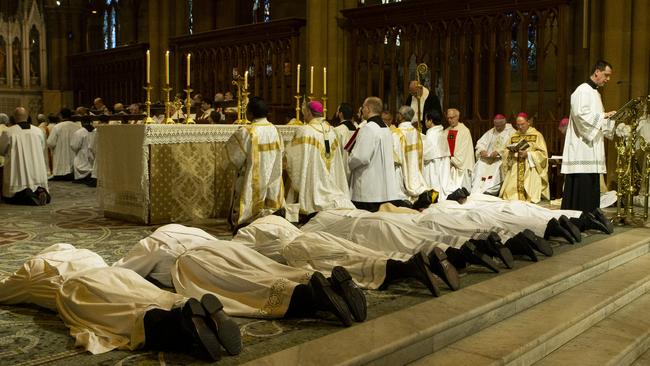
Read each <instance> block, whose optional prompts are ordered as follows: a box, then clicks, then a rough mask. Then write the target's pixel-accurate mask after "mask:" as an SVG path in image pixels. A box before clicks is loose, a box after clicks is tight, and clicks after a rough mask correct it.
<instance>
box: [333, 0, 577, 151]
mask: <svg viewBox="0 0 650 366" xmlns="http://www.w3.org/2000/svg"><path fill="white" fill-rule="evenodd" d="M568 12H569V7H568V5H567V1H562V0H538V1H532V0H530V1H529V0H523V1H518V2H517V3H513V2H506V1H497V0H483V1H472V0H458V1H455V2H449V1H439V0H434V1H430V0H429V1H418V0H416V1H411V2H404V3H399V4H390V5H380V6H373V7H364V8H361V9H348V10H344V11H342V13H343V15H344V16H345V17H346V18H347V20H348V21H347V22H346V25H345V27H346V29H347V30H348V32H349V36H350V55H351V57H350V62H351V65H350V68H351V70H355V72H354V73H352V85H351V87H352V95H351V100H352V101H353V102H354V103H355V104H356V105H360V104H361V102H362V101H363V98H365V97H366V96H369V95H376V96H379V97H380V98H382V100H383V101H384V103H385V104H386V107H387V108H388V109H390V110H391V111H396V110H397V109H398V108H399V106H400V105H401V104H402V103H403V102H404V101H405V100H406V97H407V96H408V83H409V81H410V80H414V78H415V68H416V65H417V64H419V63H422V62H424V63H426V64H427V65H428V66H429V72H428V75H427V76H426V77H425V80H424V82H423V83H424V84H425V85H426V86H427V87H429V89H433V90H434V91H436V94H438V95H439V97H440V99H441V101H442V103H443V110H444V109H446V108H448V107H455V108H458V109H459V110H460V111H461V115H462V119H463V120H465V121H470V122H476V123H468V127H469V128H470V129H471V130H472V135H473V136H474V138H475V139H477V138H478V137H480V136H481V134H482V133H484V132H485V131H486V130H487V129H489V128H491V127H492V123H491V120H492V117H493V116H494V115H495V114H497V113H503V114H506V115H507V116H508V117H509V121H511V122H514V119H513V115H516V113H517V112H520V111H526V112H527V113H528V114H529V115H532V116H534V119H535V127H537V128H538V129H540V130H542V133H544V134H545V136H546V139H547V142H548V144H549V150H550V151H552V152H557V151H558V150H559V149H560V144H561V140H562V138H561V137H560V136H558V133H557V128H556V127H557V123H558V121H559V119H561V118H562V116H564V115H566V114H567V113H568V90H567V68H568V66H567V41H566V38H567V37H566V34H564V35H563V32H564V33H566V32H567V30H568V28H569V24H568Z"/></svg>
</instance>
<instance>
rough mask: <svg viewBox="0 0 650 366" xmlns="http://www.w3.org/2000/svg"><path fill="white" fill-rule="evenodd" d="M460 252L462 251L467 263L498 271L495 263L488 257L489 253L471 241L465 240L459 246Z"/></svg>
mask: <svg viewBox="0 0 650 366" xmlns="http://www.w3.org/2000/svg"><path fill="white" fill-rule="evenodd" d="M460 252H461V253H463V256H464V257H465V260H466V261H467V262H468V263H471V264H476V265H479V266H483V267H486V268H488V269H489V270H491V271H492V272H495V273H499V269H498V268H497V264H496V263H495V262H494V261H493V260H492V258H490V256H489V255H487V254H485V253H483V252H481V251H480V250H479V249H478V248H477V247H476V245H474V243H472V242H469V241H468V242H466V243H465V244H463V245H462V246H461V247H460Z"/></svg>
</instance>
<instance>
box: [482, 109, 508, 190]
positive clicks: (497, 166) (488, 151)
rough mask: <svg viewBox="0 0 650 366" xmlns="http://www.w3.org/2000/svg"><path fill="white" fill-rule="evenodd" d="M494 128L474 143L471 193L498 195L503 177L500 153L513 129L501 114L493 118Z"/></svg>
mask: <svg viewBox="0 0 650 366" xmlns="http://www.w3.org/2000/svg"><path fill="white" fill-rule="evenodd" d="M493 123H494V127H492V128H491V129H489V130H488V131H487V132H486V133H485V134H483V136H481V138H480V139H479V140H478V141H477V142H476V149H475V150H476V165H474V172H473V174H472V175H473V176H474V178H473V179H474V181H473V182H472V193H487V194H491V195H495V196H496V195H498V194H499V190H500V189H501V182H502V181H503V177H502V174H501V162H502V159H501V151H503V150H504V149H505V148H506V146H507V145H508V140H509V139H510V135H512V134H513V133H514V132H515V129H514V128H513V127H512V125H511V124H510V123H507V121H506V117H505V116H504V115H503V114H497V115H496V116H494V120H493Z"/></svg>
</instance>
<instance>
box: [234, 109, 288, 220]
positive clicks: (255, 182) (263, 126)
mask: <svg viewBox="0 0 650 366" xmlns="http://www.w3.org/2000/svg"><path fill="white" fill-rule="evenodd" d="M226 151H227V154H228V159H229V160H230V163H231V164H232V165H234V166H235V168H236V169H237V171H238V176H237V180H236V182H235V184H234V191H235V192H234V197H233V205H232V206H233V212H232V221H233V223H234V224H235V225H237V224H242V223H245V222H249V221H252V220H254V219H255V218H257V217H260V216H265V215H268V214H271V213H273V212H274V211H276V210H278V209H279V208H281V207H282V206H284V186H283V183H282V155H283V151H284V144H283V142H282V138H281V137H280V133H279V132H278V129H277V128H276V127H275V126H274V125H272V124H271V123H270V122H269V121H268V120H267V119H266V118H260V119H256V120H254V121H253V122H252V123H251V124H249V125H245V126H242V127H241V128H240V129H239V130H237V131H236V132H235V133H234V134H233V135H232V136H231V137H230V139H229V140H228V142H227V144H226Z"/></svg>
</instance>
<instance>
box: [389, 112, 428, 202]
mask: <svg viewBox="0 0 650 366" xmlns="http://www.w3.org/2000/svg"><path fill="white" fill-rule="evenodd" d="M412 119H413V109H411V107H409V106H402V107H400V109H399V111H398V113H397V122H398V123H399V125H398V129H399V130H400V132H401V134H402V136H403V137H404V145H403V153H404V159H405V161H404V162H403V163H402V175H403V179H404V183H403V184H404V189H405V192H404V193H405V194H406V195H407V196H408V198H409V199H410V200H411V201H412V202H414V201H416V200H417V199H418V197H419V196H420V195H421V194H422V193H424V192H427V191H429V190H430V189H431V188H430V187H429V186H428V185H427V183H426V182H425V180H424V176H423V175H422V170H423V169H424V160H423V144H422V134H421V133H420V131H418V130H417V129H415V128H414V127H413V124H412V122H411V120H412Z"/></svg>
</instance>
